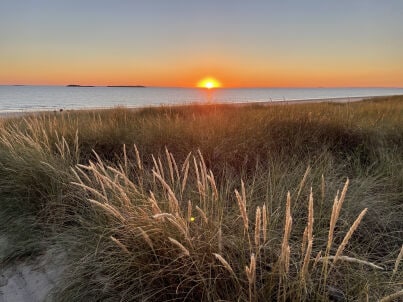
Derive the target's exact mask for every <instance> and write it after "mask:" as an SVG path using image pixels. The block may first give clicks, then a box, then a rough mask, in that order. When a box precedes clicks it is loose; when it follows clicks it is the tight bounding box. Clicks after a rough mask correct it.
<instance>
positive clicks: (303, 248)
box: [301, 226, 308, 254]
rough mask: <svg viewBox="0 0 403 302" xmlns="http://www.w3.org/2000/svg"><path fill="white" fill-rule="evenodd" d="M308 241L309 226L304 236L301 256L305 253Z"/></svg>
mask: <svg viewBox="0 0 403 302" xmlns="http://www.w3.org/2000/svg"><path fill="white" fill-rule="evenodd" d="M307 241H308V226H306V227H305V229H304V234H303V235H302V243H301V254H304V253H305V249H306V243H307Z"/></svg>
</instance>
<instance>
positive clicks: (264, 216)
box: [262, 204, 269, 244]
mask: <svg viewBox="0 0 403 302" xmlns="http://www.w3.org/2000/svg"><path fill="white" fill-rule="evenodd" d="M268 224H269V220H268V217H267V209H266V204H263V207H262V228H263V244H265V243H266V241H267V226H268Z"/></svg>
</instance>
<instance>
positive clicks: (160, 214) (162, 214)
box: [152, 213, 176, 220]
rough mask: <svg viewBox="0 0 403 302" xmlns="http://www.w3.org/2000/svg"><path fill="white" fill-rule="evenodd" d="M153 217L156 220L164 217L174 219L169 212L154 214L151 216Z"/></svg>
mask: <svg viewBox="0 0 403 302" xmlns="http://www.w3.org/2000/svg"><path fill="white" fill-rule="evenodd" d="M152 217H153V218H154V219H157V220H160V219H162V220H164V219H165V218H172V219H176V218H175V216H174V215H172V214H171V213H159V214H155V215H153V216H152Z"/></svg>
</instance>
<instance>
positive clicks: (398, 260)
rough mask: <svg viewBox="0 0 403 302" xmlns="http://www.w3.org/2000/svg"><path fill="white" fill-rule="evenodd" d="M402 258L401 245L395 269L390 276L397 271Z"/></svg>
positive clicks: (402, 249) (402, 250)
mask: <svg viewBox="0 0 403 302" xmlns="http://www.w3.org/2000/svg"><path fill="white" fill-rule="evenodd" d="M402 257H403V244H402V248H401V249H400V253H399V255H398V256H397V258H396V262H395V267H394V268H393V273H392V276H394V275H395V274H396V273H397V269H398V268H399V264H400V261H401V260H402Z"/></svg>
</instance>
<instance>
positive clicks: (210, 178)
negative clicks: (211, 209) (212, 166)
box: [207, 170, 218, 200]
mask: <svg viewBox="0 0 403 302" xmlns="http://www.w3.org/2000/svg"><path fill="white" fill-rule="evenodd" d="M207 180H208V181H209V183H210V186H211V188H212V189H213V200H218V190H217V185H216V182H215V179H214V175H213V172H212V171H211V170H210V171H209V174H208V175H207Z"/></svg>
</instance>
